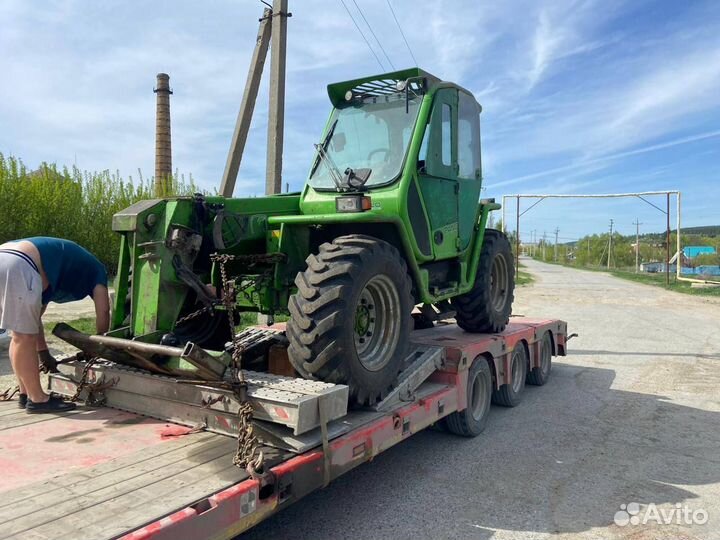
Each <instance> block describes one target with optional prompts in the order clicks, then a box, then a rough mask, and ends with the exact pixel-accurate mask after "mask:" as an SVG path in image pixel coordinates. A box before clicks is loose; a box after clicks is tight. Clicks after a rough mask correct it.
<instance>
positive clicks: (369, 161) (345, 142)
mask: <svg viewBox="0 0 720 540" xmlns="http://www.w3.org/2000/svg"><path fill="white" fill-rule="evenodd" d="M421 100H422V97H421V96H419V97H414V96H412V95H411V96H410V99H409V100H408V102H407V112H405V110H406V109H405V95H404V94H393V95H389V96H379V97H371V98H366V99H364V100H357V101H353V102H352V103H349V104H348V105H347V106H344V107H342V108H336V109H335V110H334V111H333V114H332V118H330V123H329V126H331V127H332V126H334V129H332V136H331V138H330V140H329V142H328V143H327V147H326V151H327V155H328V156H329V157H330V160H327V159H320V158H319V156H318V155H317V154H315V160H314V162H313V169H312V170H311V171H310V178H309V183H310V185H311V186H312V187H314V188H320V189H335V183H334V181H333V177H332V172H331V167H332V164H331V163H335V165H336V166H337V168H338V169H339V171H340V173H344V172H345V169H347V168H348V167H349V168H351V169H353V170H355V171H356V170H358V169H363V168H368V169H371V170H372V172H371V173H370V177H369V178H368V180H367V182H366V183H365V185H366V186H373V185H378V184H385V183H387V182H390V181H392V180H394V179H395V178H396V177H397V176H398V175H399V174H400V169H401V168H402V164H403V160H404V159H405V151H406V150H407V146H408V144H409V143H410V136H411V134H412V130H413V127H414V125H415V119H416V118H417V114H418V109H419V108H420V102H421ZM336 122H337V123H336Z"/></svg>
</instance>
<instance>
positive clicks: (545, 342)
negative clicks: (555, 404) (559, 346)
mask: <svg viewBox="0 0 720 540" xmlns="http://www.w3.org/2000/svg"><path fill="white" fill-rule="evenodd" d="M551 369H552V337H550V332H549V331H547V332H545V334H543V338H542V345H541V346H540V367H536V368H532V370H530V373H528V376H527V383H528V384H532V385H535V386H542V385H543V384H545V383H546V382H547V380H548V379H549V378H550V370H551Z"/></svg>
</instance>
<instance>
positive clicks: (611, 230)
mask: <svg viewBox="0 0 720 540" xmlns="http://www.w3.org/2000/svg"><path fill="white" fill-rule="evenodd" d="M613 223H614V222H613V220H612V219H611V220H610V238H609V239H608V260H607V267H608V269H609V268H610V258H611V257H612V237H613Z"/></svg>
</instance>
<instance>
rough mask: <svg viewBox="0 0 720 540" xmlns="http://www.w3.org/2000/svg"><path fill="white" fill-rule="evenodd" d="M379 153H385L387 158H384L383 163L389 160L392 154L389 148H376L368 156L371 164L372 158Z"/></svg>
mask: <svg viewBox="0 0 720 540" xmlns="http://www.w3.org/2000/svg"><path fill="white" fill-rule="evenodd" d="M379 152H384V153H385V158H383V161H385V159H386V158H387V156H388V154H390V149H389V148H376V149H375V150H372V151H371V152H370V153H369V154H368V157H367V160H368V163H370V162H371V161H372V157H373V156H374V155H375V154H377V153H379Z"/></svg>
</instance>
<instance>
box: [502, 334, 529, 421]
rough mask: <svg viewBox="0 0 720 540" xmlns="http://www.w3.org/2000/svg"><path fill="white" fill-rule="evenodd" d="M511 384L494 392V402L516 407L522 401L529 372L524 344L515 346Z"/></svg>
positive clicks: (511, 366)
mask: <svg viewBox="0 0 720 540" xmlns="http://www.w3.org/2000/svg"><path fill="white" fill-rule="evenodd" d="M510 371H511V378H510V382H509V383H506V384H503V385H502V386H501V387H500V388H498V389H497V390H495V392H493V402H494V403H497V404H498V405H502V406H503V407H515V406H516V405H517V404H519V403H520V401H521V400H522V392H523V390H524V389H525V378H526V377H527V371H528V357H527V353H526V351H525V346H524V345H523V344H522V342H520V343H518V344H517V345H515V348H514V349H513V352H512V360H511V361H510Z"/></svg>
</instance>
